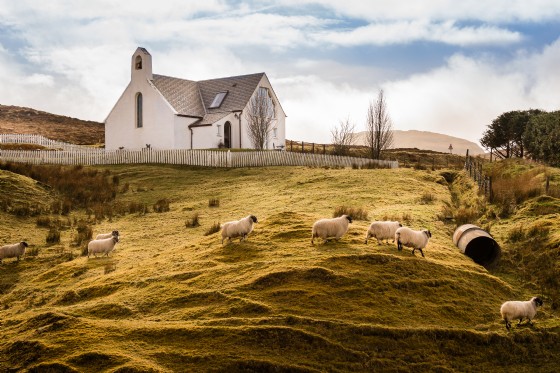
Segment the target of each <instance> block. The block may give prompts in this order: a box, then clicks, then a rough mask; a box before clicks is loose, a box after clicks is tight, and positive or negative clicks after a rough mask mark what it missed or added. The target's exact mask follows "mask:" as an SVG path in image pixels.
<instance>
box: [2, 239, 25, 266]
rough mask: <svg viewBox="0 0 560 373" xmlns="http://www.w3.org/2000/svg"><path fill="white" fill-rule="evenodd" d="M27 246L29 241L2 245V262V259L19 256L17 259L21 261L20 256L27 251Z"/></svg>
mask: <svg viewBox="0 0 560 373" xmlns="http://www.w3.org/2000/svg"><path fill="white" fill-rule="evenodd" d="M27 246H29V245H28V244H27V242H25V241H21V242H19V243H15V244H13V245H5V246H2V247H0V263H2V259H6V258H17V261H18V262H19V257H20V256H23V254H24V253H25V248H26V247H27Z"/></svg>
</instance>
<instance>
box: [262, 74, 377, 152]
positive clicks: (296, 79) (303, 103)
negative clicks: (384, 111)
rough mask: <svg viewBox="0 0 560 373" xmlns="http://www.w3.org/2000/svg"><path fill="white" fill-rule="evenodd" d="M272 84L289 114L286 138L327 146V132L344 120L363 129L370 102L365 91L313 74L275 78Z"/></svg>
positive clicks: (329, 135)
mask: <svg viewBox="0 0 560 373" xmlns="http://www.w3.org/2000/svg"><path fill="white" fill-rule="evenodd" d="M271 80H272V79H271ZM271 83H272V85H273V87H274V90H275V91H276V93H277V95H278V96H279V98H280V100H281V103H282V107H283V108H284V111H285V112H286V114H287V115H288V118H287V125H286V138H288V139H291V140H300V141H302V140H303V141H309V142H315V143H327V144H328V143H330V142H331V133H330V130H331V129H332V128H333V127H335V126H337V125H338V123H339V122H340V121H341V120H345V119H347V118H350V121H351V122H354V123H356V129H359V130H362V127H363V122H364V118H365V115H366V110H367V105H368V102H369V100H370V99H371V97H369V95H368V94H366V93H365V92H363V91H361V90H359V89H356V88H354V87H352V86H351V85H349V84H335V83H332V82H329V81H327V80H325V79H323V78H320V77H318V76H313V75H307V76H292V77H289V78H283V79H274V80H272V81H271Z"/></svg>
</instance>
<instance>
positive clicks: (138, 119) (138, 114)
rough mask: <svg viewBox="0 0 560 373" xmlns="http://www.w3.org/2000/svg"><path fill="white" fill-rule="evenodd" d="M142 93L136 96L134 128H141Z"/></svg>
mask: <svg viewBox="0 0 560 373" xmlns="http://www.w3.org/2000/svg"><path fill="white" fill-rule="evenodd" d="M142 125H143V123H142V93H140V92H138V93H137V94H136V128H142Z"/></svg>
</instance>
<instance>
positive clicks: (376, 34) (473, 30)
mask: <svg viewBox="0 0 560 373" xmlns="http://www.w3.org/2000/svg"><path fill="white" fill-rule="evenodd" d="M315 38H316V39H317V40H318V41H324V42H328V43H331V44H335V45H340V46H359V45H390V44H407V43H412V42H417V41H430V42H438V43H444V44H451V45H459V46H470V45H491V44H496V45H504V44H511V43H516V42H519V41H521V40H522V35H521V34H520V33H519V32H513V31H509V30H506V29H502V28H497V27H493V26H480V27H472V26H469V27H459V26H457V25H456V24H455V22H453V21H446V22H438V23H433V22H428V21H425V20H414V21H399V22H391V23H389V22H383V23H375V24H369V25H367V26H362V27H357V28H354V29H351V30H342V31H341V30H328V31H323V32H319V33H317V34H316V35H315Z"/></svg>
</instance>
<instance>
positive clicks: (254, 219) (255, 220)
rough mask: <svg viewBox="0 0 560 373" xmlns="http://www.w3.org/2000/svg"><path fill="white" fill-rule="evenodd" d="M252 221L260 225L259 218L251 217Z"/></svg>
mask: <svg viewBox="0 0 560 373" xmlns="http://www.w3.org/2000/svg"><path fill="white" fill-rule="evenodd" d="M251 220H252V221H253V223H258V221H257V217H256V216H255V215H251Z"/></svg>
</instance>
